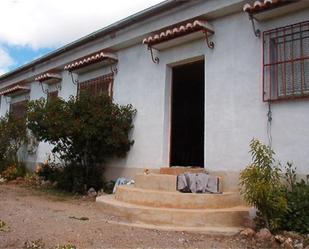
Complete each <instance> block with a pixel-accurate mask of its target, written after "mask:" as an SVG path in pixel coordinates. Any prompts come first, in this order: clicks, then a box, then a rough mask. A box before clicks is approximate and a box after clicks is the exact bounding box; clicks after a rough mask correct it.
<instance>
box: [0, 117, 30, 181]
mask: <svg viewBox="0 0 309 249" xmlns="http://www.w3.org/2000/svg"><path fill="white" fill-rule="evenodd" d="M27 141H28V135H27V128H26V120H25V118H18V117H15V116H13V115H11V114H9V113H7V114H6V115H5V116H4V117H2V118H0V174H2V173H1V172H3V171H4V170H6V169H7V167H9V166H12V165H15V166H16V168H17V170H18V172H20V170H22V169H23V165H20V162H19V159H18V155H17V153H18V150H19V149H20V148H21V147H22V146H23V145H24V144H26V143H27ZM19 176H20V175H19Z"/></svg>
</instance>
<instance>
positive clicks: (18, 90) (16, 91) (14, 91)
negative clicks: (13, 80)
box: [0, 85, 30, 97]
mask: <svg viewBox="0 0 309 249" xmlns="http://www.w3.org/2000/svg"><path fill="white" fill-rule="evenodd" d="M29 92H30V88H29V87H27V86H23V85H15V86H11V87H8V88H5V89H2V90H0V95H3V96H6V97H11V96H15V95H20V94H23V93H29Z"/></svg>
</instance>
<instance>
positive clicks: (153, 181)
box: [134, 173, 177, 191]
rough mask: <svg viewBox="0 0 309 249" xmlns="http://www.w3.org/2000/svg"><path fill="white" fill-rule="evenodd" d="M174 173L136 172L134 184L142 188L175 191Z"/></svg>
mask: <svg viewBox="0 0 309 249" xmlns="http://www.w3.org/2000/svg"><path fill="white" fill-rule="evenodd" d="M176 177H177V176H176V175H167V174H154V173H150V174H137V175H136V176H135V179H134V180H135V186H136V187H137V188H142V189H153V190H162V191H176Z"/></svg>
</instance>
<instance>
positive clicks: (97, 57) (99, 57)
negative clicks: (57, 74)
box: [64, 51, 118, 71]
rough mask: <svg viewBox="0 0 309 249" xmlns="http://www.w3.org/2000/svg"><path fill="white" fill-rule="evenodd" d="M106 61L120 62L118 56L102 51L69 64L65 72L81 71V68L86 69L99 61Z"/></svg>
mask: <svg viewBox="0 0 309 249" xmlns="http://www.w3.org/2000/svg"><path fill="white" fill-rule="evenodd" d="M106 59H111V60H113V61H117V60H118V59H117V55H115V54H113V53H109V52H104V51H100V52H97V53H95V54H92V55H88V56H86V57H83V58H80V59H78V60H76V61H73V62H71V63H69V64H67V65H66V66H65V67H64V70H68V71H73V70H76V69H79V68H81V67H85V66H88V65H90V64H93V63H96V62H99V61H103V60H106Z"/></svg>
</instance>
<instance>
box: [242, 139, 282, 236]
mask: <svg viewBox="0 0 309 249" xmlns="http://www.w3.org/2000/svg"><path fill="white" fill-rule="evenodd" d="M250 147H251V150H250V153H251V155H252V163H251V164H250V165H249V166H247V167H246V168H245V169H244V170H243V171H242V172H241V174H240V186H241V194H242V195H243V197H244V200H245V201H246V202H247V203H248V204H249V205H252V206H254V207H256V208H257V209H258V212H257V218H256V220H255V221H256V225H257V226H258V227H265V226H266V227H267V228H269V229H270V230H272V231H273V230H277V229H279V228H280V221H281V218H282V217H283V215H284V214H285V213H286V212H287V200H286V198H285V195H284V185H283V184H282V182H281V179H280V173H281V169H280V167H279V166H278V165H275V164H274V162H275V160H274V154H275V153H274V151H273V150H272V149H271V148H270V147H269V146H267V145H264V144H262V143H261V142H260V141H259V140H257V139H253V140H252V141H251V143H250Z"/></svg>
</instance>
